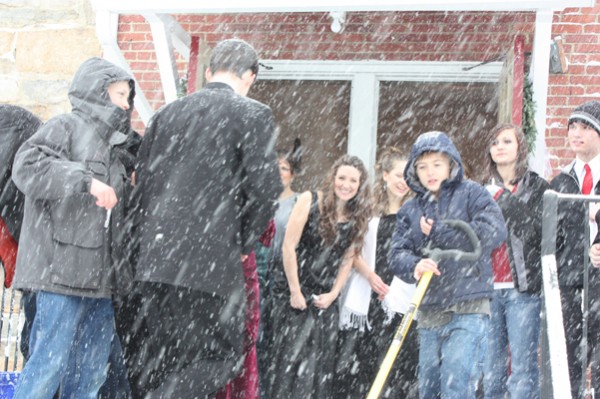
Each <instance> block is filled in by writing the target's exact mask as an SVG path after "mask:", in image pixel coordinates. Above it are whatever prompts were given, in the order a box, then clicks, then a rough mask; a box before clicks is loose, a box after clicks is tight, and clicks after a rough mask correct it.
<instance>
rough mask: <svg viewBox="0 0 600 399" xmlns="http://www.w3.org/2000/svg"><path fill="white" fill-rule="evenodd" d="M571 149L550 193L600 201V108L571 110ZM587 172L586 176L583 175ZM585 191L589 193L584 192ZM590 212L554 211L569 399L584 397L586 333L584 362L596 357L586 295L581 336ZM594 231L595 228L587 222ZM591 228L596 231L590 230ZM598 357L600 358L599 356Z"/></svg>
mask: <svg viewBox="0 0 600 399" xmlns="http://www.w3.org/2000/svg"><path fill="white" fill-rule="evenodd" d="M568 138H569V145H570V147H571V149H572V150H573V152H574V153H575V155H576V158H575V159H574V160H573V162H571V163H570V164H569V165H568V166H567V167H566V168H565V169H563V170H562V171H561V172H560V173H559V174H558V175H557V176H556V177H555V178H554V179H553V180H552V182H551V183H550V188H551V189H553V190H555V191H557V192H559V193H567V194H592V195H600V184H599V183H598V182H599V180H600V102H599V101H590V102H587V103H585V104H582V105H580V106H579V107H577V108H575V109H574V110H573V112H572V113H571V116H570V117H569V132H568ZM586 169H588V171H587V172H586ZM586 186H587V187H586ZM588 219H589V217H588V206H587V205H584V204H583V203H581V202H573V201H566V200H563V201H561V202H560V203H559V206H558V231H557V238H556V261H557V271H558V283H559V286H560V295H561V303H562V311H563V323H564V325H565V338H566V343H567V358H568V363H569V377H570V380H571V395H572V396H573V398H578V397H582V395H583V387H582V372H583V367H587V366H588V365H587V364H586V365H582V364H581V358H582V352H581V350H582V347H581V343H582V338H583V334H584V333H587V340H588V357H587V358H588V359H590V356H591V355H593V352H598V351H600V329H599V327H600V323H599V322H600V301H599V300H598V295H597V294H590V295H589V312H590V313H589V321H590V324H589V325H588V331H583V328H582V327H583V313H582V291H583V273H584V269H583V268H584V262H585V259H584V256H587V255H586V252H587V249H588V248H589V246H590V237H586V236H585V223H586V221H588ZM591 224H592V225H595V222H591ZM591 227H592V228H594V227H595V226H591ZM594 287H600V271H599V270H598V269H596V268H590V269H589V288H590V292H593V291H594V290H595V288H594ZM599 353H600V352H599ZM592 366H593V367H592V386H593V387H594V388H595V390H596V392H598V391H600V364H598V363H597V362H596V363H595V364H592Z"/></svg>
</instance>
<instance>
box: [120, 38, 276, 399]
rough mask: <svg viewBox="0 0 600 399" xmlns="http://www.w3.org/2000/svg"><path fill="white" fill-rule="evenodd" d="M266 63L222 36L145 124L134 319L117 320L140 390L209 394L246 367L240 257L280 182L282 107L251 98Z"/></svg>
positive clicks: (261, 225)
mask: <svg viewBox="0 0 600 399" xmlns="http://www.w3.org/2000/svg"><path fill="white" fill-rule="evenodd" d="M257 72H258V57H257V54H256V52H255V50H254V49H253V48H252V47H251V46H250V45H249V44H247V43H246V42H244V41H242V40H235V39H233V40H226V41H223V42H221V43H219V44H218V45H217V46H216V47H215V48H214V50H213V53H212V57H211V60H210V66H209V68H208V70H207V72H206V78H207V81H208V82H209V83H208V84H207V85H206V87H205V88H204V89H202V90H200V91H199V92H197V93H194V94H192V95H189V96H187V97H185V98H182V99H179V100H177V101H175V102H173V103H171V104H169V105H167V106H165V107H163V108H161V109H160V110H159V111H158V112H157V113H156V114H155V115H154V116H153V118H152V120H151V121H150V123H149V125H148V129H147V130H146V134H145V136H144V139H143V141H142V145H141V148H140V151H139V154H138V164H137V167H136V174H137V187H136V189H135V192H134V198H133V201H132V207H133V209H134V211H133V213H132V219H133V223H132V225H133V229H132V231H133V232H132V235H133V237H134V240H133V242H134V245H133V247H134V248H133V253H134V270H135V273H134V277H135V287H134V293H133V294H132V295H131V296H130V297H129V298H128V305H129V306H128V308H127V309H125V310H124V311H123V312H124V313H126V314H129V317H131V314H132V313H131V312H134V314H135V315H136V317H135V320H133V322H132V323H130V324H129V325H126V324H123V323H121V322H120V323H119V324H120V327H119V328H120V330H121V335H122V337H123V338H124V342H125V346H126V347H125V352H126V357H127V362H128V368H129V376H130V382H131V386H132V392H133V397H134V398H142V397H145V398H154V397H172V398H193V397H202V398H203V397H208V396H210V395H212V394H214V393H215V392H216V391H218V390H219V388H221V387H222V386H224V385H225V384H226V383H227V382H228V381H229V380H231V379H232V378H233V377H235V375H236V374H238V373H239V371H240V368H241V365H242V362H243V353H242V349H243V348H242V343H243V326H244V307H245V304H244V301H245V295H244V276H243V273H242V262H241V260H242V259H243V257H244V256H246V255H247V254H249V253H250V252H251V250H252V246H253V244H254V242H255V241H256V240H257V239H258V237H259V236H260V235H261V233H262V232H263V231H264V229H265V228H266V227H267V223H268V221H269V219H270V218H271V217H272V216H273V214H274V211H275V203H276V199H277V196H278V195H279V193H280V192H281V183H280V179H279V173H278V168H277V159H276V154H275V152H274V149H273V146H274V141H275V136H274V121H273V116H272V112H271V110H270V109H269V108H268V107H267V106H265V105H263V104H261V103H259V102H257V101H253V100H251V99H248V98H246V94H247V93H248V90H249V89H250V86H251V85H252V83H253V82H254V80H255V78H256V73H257ZM120 319H121V321H122V320H124V319H126V317H123V318H120Z"/></svg>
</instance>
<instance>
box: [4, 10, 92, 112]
mask: <svg viewBox="0 0 600 399" xmlns="http://www.w3.org/2000/svg"><path fill="white" fill-rule="evenodd" d="M101 55H102V49H101V47H100V43H99V41H98V39H97V37H96V31H95V14H94V11H93V9H92V6H91V2H90V0H2V1H1V2H0V103H9V104H15V105H20V106H23V107H25V108H27V109H29V110H30V111H32V112H33V113H34V114H36V115H37V116H39V117H40V118H41V119H42V120H44V121H46V120H48V119H49V118H51V117H53V116H55V115H58V114H60V113H63V112H68V111H69V110H70V104H69V102H68V99H67V92H68V88H69V84H70V82H71V78H72V77H73V74H74V73H75V71H76V70H77V68H78V67H79V65H80V64H81V63H82V62H83V61H85V60H86V59H87V58H90V57H94V56H101Z"/></svg>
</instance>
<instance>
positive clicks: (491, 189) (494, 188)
mask: <svg viewBox="0 0 600 399" xmlns="http://www.w3.org/2000/svg"><path fill="white" fill-rule="evenodd" d="M485 189H486V190H487V191H488V193H490V195H491V196H492V198H496V195H498V193H499V192H500V191H502V190H503V188H502V187H500V186H497V185H495V184H488V185H487V186H485Z"/></svg>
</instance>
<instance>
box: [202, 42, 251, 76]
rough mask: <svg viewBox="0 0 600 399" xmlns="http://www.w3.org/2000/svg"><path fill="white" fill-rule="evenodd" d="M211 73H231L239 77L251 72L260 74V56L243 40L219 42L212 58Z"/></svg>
mask: <svg viewBox="0 0 600 399" xmlns="http://www.w3.org/2000/svg"><path fill="white" fill-rule="evenodd" d="M210 70H211V72H212V73H213V74H214V73H217V72H231V73H234V74H235V75H236V76H238V77H240V78H241V77H242V75H243V74H244V73H245V72H246V71H247V70H250V71H252V73H254V74H255V75H257V74H258V54H257V53H256V50H254V47H252V46H251V45H249V44H248V43H246V42H245V41H243V40H241V39H228V40H223V41H222V42H219V43H218V44H217V46H216V47H215V48H214V49H213V51H212V55H211V57H210Z"/></svg>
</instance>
